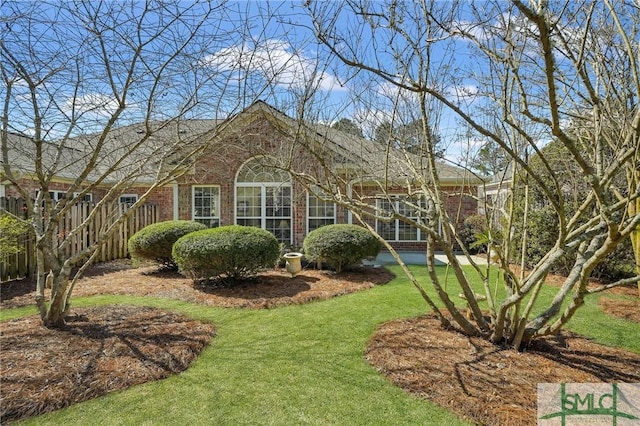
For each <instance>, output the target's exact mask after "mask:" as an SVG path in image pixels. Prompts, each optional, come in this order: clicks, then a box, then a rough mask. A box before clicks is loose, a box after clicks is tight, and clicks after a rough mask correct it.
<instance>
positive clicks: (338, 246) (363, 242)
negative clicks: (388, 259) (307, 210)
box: [303, 225, 382, 272]
mask: <svg viewBox="0 0 640 426" xmlns="http://www.w3.org/2000/svg"><path fill="white" fill-rule="evenodd" d="M303 246H304V253H305V256H306V257H307V258H308V259H309V260H311V261H318V260H319V261H321V262H324V263H326V264H327V265H329V266H330V267H331V268H333V269H335V270H336V272H341V271H342V270H343V269H344V268H345V267H347V266H349V265H355V264H357V263H360V261H362V259H365V258H367V257H375V256H377V255H378V253H380V249H381V248H382V244H381V243H380V241H378V239H377V238H376V237H375V236H374V235H373V234H371V232H369V231H368V230H366V229H365V228H362V227H360V226H357V225H327V226H323V227H321V228H318V229H316V230H314V231H311V232H310V233H309V235H307V237H306V238H305V240H304V243H303Z"/></svg>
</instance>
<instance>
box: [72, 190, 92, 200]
mask: <svg viewBox="0 0 640 426" xmlns="http://www.w3.org/2000/svg"><path fill="white" fill-rule="evenodd" d="M78 195H80V193H79V192H74V193H73V196H74V197H77V196H78ZM80 201H82V202H85V203H87V202H91V201H93V194H91V193H88V194H84V196H83V197H82V199H81V200H80Z"/></svg>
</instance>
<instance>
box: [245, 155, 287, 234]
mask: <svg viewBox="0 0 640 426" xmlns="http://www.w3.org/2000/svg"><path fill="white" fill-rule="evenodd" d="M265 159H266V157H258V158H254V159H252V160H249V161H248V162H247V163H245V164H244V165H243V166H242V167H241V168H240V170H239V171H238V176H237V178H236V224H238V225H243V226H255V227H257V228H262V229H266V230H267V231H269V232H271V233H272V234H273V235H275V237H276V238H277V239H278V241H279V242H281V243H291V237H292V232H291V224H292V220H291V217H292V209H291V182H290V181H291V179H290V177H289V174H288V173H286V172H284V171H280V170H275V169H273V168H270V167H268V166H267V165H265V164H264V162H265Z"/></svg>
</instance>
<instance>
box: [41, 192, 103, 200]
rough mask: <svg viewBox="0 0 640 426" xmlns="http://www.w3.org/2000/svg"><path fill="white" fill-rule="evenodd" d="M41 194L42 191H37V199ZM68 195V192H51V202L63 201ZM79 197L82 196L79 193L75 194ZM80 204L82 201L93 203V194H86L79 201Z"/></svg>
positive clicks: (74, 194)
mask: <svg viewBox="0 0 640 426" xmlns="http://www.w3.org/2000/svg"><path fill="white" fill-rule="evenodd" d="M39 193H40V191H36V197H37V196H38V194H39ZM66 195H67V191H49V196H50V197H51V200H53V202H57V201H60V200H62V199H63V198H64V197H65V196H66ZM78 195H80V193H79V192H74V193H73V196H74V197H77V196H78ZM78 201H80V202H82V201H87V202H88V201H93V194H91V193H88V194H85V195H84V196H83V197H82V199H81V200H78Z"/></svg>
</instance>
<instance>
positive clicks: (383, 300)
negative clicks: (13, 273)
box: [0, 265, 640, 425]
mask: <svg viewBox="0 0 640 426" xmlns="http://www.w3.org/2000/svg"><path fill="white" fill-rule="evenodd" d="M107 266H108V265H102V266H101V267H99V268H95V270H94V271H93V272H92V274H90V276H88V277H87V278H85V279H83V281H82V282H81V283H79V284H78V287H77V291H76V293H75V294H76V296H77V299H75V300H74V305H73V308H72V315H73V316H74V317H73V321H70V323H69V325H70V330H69V331H66V332H56V333H57V334H58V335H57V340H50V341H48V340H47V339H48V338H47V337H46V336H44V334H42V333H41V332H42V329H41V327H40V326H39V325H38V323H37V321H35V320H34V319H33V317H31V319H29V317H27V318H25V319H22V318H23V317H25V316H26V315H29V314H33V313H34V312H35V310H34V308H33V307H31V306H28V307H27V306H25V307H20V308H16V309H7V308H8V307H15V306H17V305H23V304H25V303H28V304H30V303H32V302H31V295H30V294H28V292H26V291H24V290H20V289H18V288H15V287H14V288H13V289H12V291H13V293H11V292H9V291H6V287H5V284H3V287H2V306H3V309H2V310H1V311H0V318H2V319H3V320H9V319H14V321H4V322H2V324H0V330H1V331H2V345H0V348H1V350H2V354H1V359H2V360H3V362H2V366H1V368H2V375H1V379H2V388H1V389H2V399H3V402H2V404H0V406H2V407H3V410H4V409H6V408H5V407H6V406H7V405H6V401H8V400H9V398H14V400H18V401H21V402H22V406H26V407H31V408H38V409H40V408H42V407H43V406H47V404H49V405H50V406H51V407H53V408H57V407H60V406H63V405H65V403H62V404H61V403H60V401H62V400H67V401H69V402H67V403H66V404H68V403H70V402H75V401H82V400H86V401H85V402H81V403H74V404H73V405H71V406H70V407H69V408H65V409H61V410H58V411H55V412H53V413H50V414H46V415H44V416H39V417H34V418H29V419H27V420H26V421H25V423H27V424H91V423H95V422H96V419H100V422H101V423H102V424H110V425H111V424H162V425H165V424H180V425H182V424H187V423H191V424H194V425H197V424H217V425H225V424H229V425H238V424H261V425H262V424H277V425H284V424H314V425H315V424H324V425H326V424H340V425H341V424H350V425H353V424H362V425H364V424H367V425H371V424H375V425H387V424H388V425H402V424H406V425H415V424H445V423H449V424H466V423H467V422H471V423H489V424H536V413H535V390H536V383H539V382H545V381H546V382H560V381H564V382H572V381H573V382H589V381H602V382H613V381H616V382H640V337H638V323H637V322H634V321H632V320H628V319H627V320H625V319H620V318H617V317H613V316H609V315H607V314H605V313H603V311H602V307H601V306H606V305H607V303H608V304H611V303H612V302H611V301H612V300H613V301H616V300H619V301H622V302H623V303H626V304H627V306H630V308H627V309H626V311H625V312H627V313H629V312H630V311H634V310H635V311H636V312H637V311H638V310H640V307H639V306H638V298H637V293H636V294H635V295H634V294H633V293H632V292H629V294H626V293H620V292H618V293H617V294H615V295H611V296H609V295H605V297H604V298H603V299H605V300H608V301H609V302H607V303H602V304H601V303H600V302H599V300H598V299H597V298H594V299H590V300H588V301H587V306H585V307H584V309H583V310H582V312H581V313H580V314H579V316H578V317H577V318H575V321H572V327H571V328H572V330H574V331H576V332H579V333H581V334H583V335H586V336H588V337H591V338H593V339H594V340H595V341H596V342H600V343H605V344H607V345H609V347H602V346H599V345H598V344H596V343H594V342H592V341H589V340H587V339H583V338H580V337H577V336H573V335H571V334H569V333H567V334H565V335H564V336H563V337H562V338H556V339H549V340H547V341H546V342H544V343H541V344H540V345H536V346H535V347H531V348H529V349H528V350H527V351H526V352H524V353H515V352H513V351H510V350H500V349H499V348H495V347H490V346H486V345H483V344H482V342H478V341H475V340H473V339H469V338H465V337H463V336H459V335H457V334H455V333H453V332H450V331H445V330H441V329H440V328H439V327H438V326H437V325H435V323H434V322H433V321H431V320H430V319H429V317H428V316H427V317H420V316H421V315H423V314H424V313H425V310H426V308H425V305H424V303H423V302H422V300H421V299H420V297H419V295H418V294H417V292H416V291H415V289H413V288H412V287H411V286H410V285H409V284H408V283H407V282H406V280H405V279H404V278H402V277H398V278H395V279H393V280H392V281H391V282H389V283H388V284H386V285H381V284H382V283H384V282H386V281H388V280H389V279H390V278H391V277H390V276H388V275H385V273H383V272H382V270H380V269H377V270H368V273H366V274H361V275H358V274H352V275H339V276H336V275H334V274H331V273H327V272H320V271H304V272H303V273H301V274H300V275H299V276H298V277H296V278H295V279H291V278H289V277H288V276H287V275H286V274H284V273H283V274H280V275H279V276H278V275H277V274H276V273H271V274H269V276H268V277H266V276H265V279H263V280H258V281H256V282H254V283H253V285H246V286H240V287H239V288H237V289H228V288H193V286H191V285H190V281H189V280H185V279H183V278H181V277H180V276H179V275H177V274H171V273H166V272H162V273H160V272H157V271H155V270H154V269H153V268H140V269H124V270H119V269H120V268H119V267H114V266H113V265H111V266H110V267H107ZM390 270H391V271H392V272H395V273H397V274H401V272H400V270H399V269H396V268H395V267H391V268H390ZM416 270H417V269H416ZM361 272H362V271H361ZM439 272H440V273H442V274H444V267H441V268H440V270H439ZM421 274H422V275H421V277H422V278H424V274H423V273H421ZM267 278H268V279H267ZM20 293H22V294H20ZM346 293H353V294H350V295H345V294H346ZM335 296H341V297H335ZM116 304H117V305H120V306H117V307H112V305H116ZM614 306H615V305H614ZM147 307H155V308H160V310H156V309H154V310H149V309H148V308H147ZM85 308H86V310H85ZM253 308H256V309H253ZM258 308H273V309H258ZM629 318H637V317H634V316H633V315H631V316H629ZM389 321H391V322H389ZM202 323H204V324H202ZM29 324H31V325H29ZM30 327H31V330H32V332H31V333H30V332H29V331H28V330H29V328H30ZM12 330H13V331H12ZM38 332H39V333H40V335H38V336H36V333H38ZM12 333H13V334H17V333H21V334H20V335H21V336H22V341H23V344H22V345H20V346H18V345H16V344H6V343H7V342H8V341H9V339H11V338H13V336H12ZM64 333H68V334H66V335H65V334H64ZM54 334H55V333H54ZM60 334H63V338H62V339H60V338H59V337H60ZM27 336H29V337H27ZM65 336H66V337H65ZM70 337H74V339H76V340H72V339H71V338H70ZM207 341H208V344H207ZM25 342H26V343H25ZM29 342H31V343H29ZM167 342H171V344H167ZM76 345H77V346H76ZM82 345H85V346H82ZM205 345H206V346H205ZM612 346H615V347H612ZM616 347H617V348H616ZM114 348H115V349H114ZM203 348H204V350H202V349H203ZM201 350H202V352H200V351H201ZM66 353H68V354H70V355H71V356H69V357H67V356H65V354H66ZM13 355H17V356H15V357H14V358H10V357H11V356H13ZM195 355H198V357H197V359H196V361H195V363H193V364H192V365H190V366H189V363H190V362H191V361H192V358H193V357H194V356H195ZM8 359H12V360H13V361H12V362H11V363H10V364H9V363H8V362H7V361H6V360H8ZM20 360H21V361H22V364H19V362H20ZM63 367H64V368H63ZM187 367H188V368H187ZM185 368H186V370H185ZM47 369H50V370H47ZM48 371H51V373H48ZM56 371H64V374H60V375H58V376H57V377H55V376H54V374H55V372H56ZM174 373H177V374H174ZM166 376H169V377H168V378H166V379H164V380H160V381H154V380H155V379H158V378H162V377H166ZM139 377H142V379H139ZM47 378H48V379H49V382H42V383H36V384H37V386H36V389H38V386H39V388H40V391H32V390H28V388H27V383H29V382H31V385H33V384H34V383H33V382H34V381H36V380H46V379H47ZM128 379H130V380H129V381H127V380H128ZM142 382H148V383H146V384H141V385H138V386H134V387H131V388H129V389H127V390H126V391H120V392H113V391H114V390H119V389H122V388H123V387H127V386H129V385H131V384H135V383H142ZM78 383H81V384H84V385H83V386H80V385H78ZM65 385H66V386H67V387H66V388H65ZM109 385H112V387H109ZM9 386H15V387H13V388H11V389H17V390H16V391H15V392H18V394H14V395H9V394H8V392H7V389H9ZM402 388H404V389H405V390H402ZM21 389H22V392H23V393H22V394H20V392H21ZM54 390H55V392H53V391H54ZM73 392H76V393H77V394H78V395H77V396H74V395H73ZM56 393H57V395H58V401H55V395H56ZM105 393H106V395H104V394H105ZM52 395H54V400H51V397H52ZM70 395H72V396H73V397H70ZM99 395H104V396H101V397H99V398H95V397H96V396H99ZM45 398H49V400H47V401H48V402H47V403H45V404H43V403H42V400H43V399H45ZM433 401H435V403H434V402H433ZM45 402H46V401H45ZM56 403H57V404H58V405H55V404H56ZM437 404H438V405H437ZM442 407H444V408H442ZM30 414H35V412H34V413H30ZM3 423H4V422H3Z"/></svg>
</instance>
